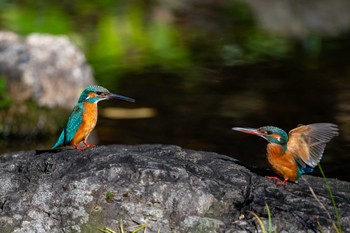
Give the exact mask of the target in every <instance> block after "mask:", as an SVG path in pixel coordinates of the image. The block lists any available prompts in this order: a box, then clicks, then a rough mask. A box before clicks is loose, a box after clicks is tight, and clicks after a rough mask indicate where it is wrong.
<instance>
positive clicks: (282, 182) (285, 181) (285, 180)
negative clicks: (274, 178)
mask: <svg viewBox="0 0 350 233" xmlns="http://www.w3.org/2000/svg"><path fill="white" fill-rule="evenodd" d="M287 181H288V179H284V180H283V181H279V182H276V184H280V185H283V184H285V183H287Z"/></svg>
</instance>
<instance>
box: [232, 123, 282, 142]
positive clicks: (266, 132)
mask: <svg viewBox="0 0 350 233" xmlns="http://www.w3.org/2000/svg"><path fill="white" fill-rule="evenodd" d="M232 129H233V130H236V131H240V132H243V133H247V134H253V135H257V136H259V137H262V138H265V139H266V140H267V141H268V142H270V143H275V144H278V145H281V146H285V145H286V144H287V142H288V134H287V133H286V132H285V131H284V130H283V129H280V128H278V127H275V126H263V127H260V128H258V129H254V128H240V127H234V128H232Z"/></svg>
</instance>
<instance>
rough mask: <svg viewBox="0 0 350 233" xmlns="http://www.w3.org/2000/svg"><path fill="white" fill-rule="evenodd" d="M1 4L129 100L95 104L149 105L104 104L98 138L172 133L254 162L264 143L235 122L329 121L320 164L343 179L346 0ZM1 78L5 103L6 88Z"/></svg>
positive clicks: (9, 140) (6, 145)
mask: <svg viewBox="0 0 350 233" xmlns="http://www.w3.org/2000/svg"><path fill="white" fill-rule="evenodd" d="M0 9H1V10H0V11H1V17H0V28H1V30H9V31H13V32H15V33H18V34H20V35H22V36H26V35H28V34H30V33H33V32H36V33H37V32H39V33H48V34H53V35H67V36H68V37H69V38H70V40H71V41H72V42H73V43H74V44H76V45H77V46H79V47H80V48H81V49H82V50H83V51H84V53H85V55H86V57H87V60H88V62H89V64H90V65H91V66H92V68H93V71H94V76H95V79H96V81H97V83H98V84H100V85H102V86H104V87H106V88H108V89H110V90H111V91H113V92H117V93H119V94H123V95H127V96H130V97H133V98H135V99H136V103H135V104H133V105H132V106H130V104H125V103H107V102H106V103H105V102H103V103H101V108H102V109H104V108H107V107H115V106H116V105H117V106H120V107H123V108H126V109H134V110H137V109H148V110H149V111H150V112H151V113H152V114H149V115H148V116H144V117H140V118H132V117H123V119H112V118H113V117H108V116H106V115H103V114H102V115H101V116H100V119H99V122H98V125H97V127H96V134H95V136H94V137H95V138H97V140H98V141H99V144H112V143H122V144H141V143H162V144H175V145H180V146H182V147H186V148H191V149H197V150H208V151H215V152H218V153H223V154H226V155H229V156H232V157H234V158H237V159H240V160H242V161H243V162H245V163H247V164H250V165H254V166H258V167H262V168H264V167H267V163H266V161H265V144H266V143H265V142H264V141H263V140H262V139H259V138H254V137H249V136H247V135H241V134H239V133H237V132H234V131H231V128H232V127H233V126H242V127H259V126H263V125H275V126H278V127H281V128H283V129H285V130H286V131H289V130H290V129H292V128H294V127H296V126H297V125H298V124H299V123H303V124H308V123H314V122H333V123H336V124H338V125H339V126H340V128H341V136H340V137H338V138H336V139H335V140H333V141H332V142H331V143H330V144H329V146H328V147H327V150H326V153H325V156H324V158H323V160H322V161H323V162H322V163H323V166H324V170H325V171H326V175H327V176H330V177H338V178H340V179H346V180H350V172H349V171H350V170H349V169H348V164H349V162H350V156H349V148H350V147H349V145H350V144H349V141H350V123H349V122H350V121H349V120H350V94H348V93H350V92H349V91H350V79H349V78H350V56H349V52H350V33H349V28H350V18H349V16H348V12H349V10H350V4H349V3H347V1H343V0H336V1H316V0H315V1H308V2H303V1H295V2H290V1H285V2H281V1H277V0H276V1H273V0H269V1H266V2H265V1H264V3H262V2H260V1H253V0H246V1H245V0H227V1H209V0H206V1H197V0H191V1H179V0H164V1H160V0H159V1H155V0H154V1H151V0H149V1H147V0H133V1H125V0H113V1H112V0H100V1H83V0H76V1H74V0H63V1H51V0H36V1H26V0H19V1H4V0H0ZM0 80H1V82H0V93H1V100H0V108H2V109H5V110H6V108H7V106H8V105H10V104H11V100H9V99H8V97H6V84H5V83H4V81H3V79H0ZM47 111H51V110H47ZM60 113H61V115H60V118H64V119H66V118H67V117H68V115H69V113H68V112H67V113H62V112H60ZM131 113H132V112H131ZM131 113H130V114H131ZM33 114H35V112H34V113H33ZM64 114H65V115H64ZM141 115H142V114H141ZM146 115H147V114H146ZM63 124H64V122H62V121H61V122H59V123H58V128H61V127H63ZM58 134H59V132H58V131H57V130H54V132H44V133H43V134H39V135H36V136H33V135H21V133H20V132H19V133H18V135H10V136H9V135H5V134H4V133H2V139H1V140H2V141H1V146H0V149H1V151H2V152H5V151H15V150H18V149H37V148H39V149H43V148H49V147H50V146H51V145H52V144H53V143H54V141H55V140H56V138H57V136H58ZM316 174H317V172H316Z"/></svg>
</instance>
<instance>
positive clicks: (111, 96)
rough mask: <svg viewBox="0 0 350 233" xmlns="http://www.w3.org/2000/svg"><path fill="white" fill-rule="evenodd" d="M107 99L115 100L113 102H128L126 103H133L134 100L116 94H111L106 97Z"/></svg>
mask: <svg viewBox="0 0 350 233" xmlns="http://www.w3.org/2000/svg"><path fill="white" fill-rule="evenodd" d="M108 99H110V100H111V99H115V100H124V101H128V102H135V100H134V99H132V98H129V97H126V96H122V95H117V94H113V93H111V94H110V95H109V96H108Z"/></svg>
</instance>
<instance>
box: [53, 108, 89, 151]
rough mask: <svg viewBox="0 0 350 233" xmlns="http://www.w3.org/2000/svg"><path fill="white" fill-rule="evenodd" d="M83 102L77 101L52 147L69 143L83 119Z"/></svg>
mask: <svg viewBox="0 0 350 233" xmlns="http://www.w3.org/2000/svg"><path fill="white" fill-rule="evenodd" d="M83 104H84V103H78V104H77V105H76V106H75V107H74V108H73V111H72V113H71V115H70V117H69V118H68V122H67V124H66V126H65V127H64V129H63V130H62V133H61V135H60V137H59V138H58V140H57V142H56V143H55V145H54V146H53V147H52V149H54V148H56V147H59V146H66V145H69V144H70V142H71V141H72V140H73V137H74V135H75V133H76V132H77V130H78V128H79V126H80V125H81V122H82V120H83V112H84V105H83Z"/></svg>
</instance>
